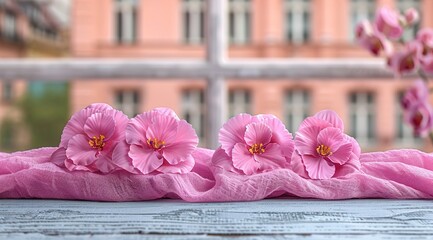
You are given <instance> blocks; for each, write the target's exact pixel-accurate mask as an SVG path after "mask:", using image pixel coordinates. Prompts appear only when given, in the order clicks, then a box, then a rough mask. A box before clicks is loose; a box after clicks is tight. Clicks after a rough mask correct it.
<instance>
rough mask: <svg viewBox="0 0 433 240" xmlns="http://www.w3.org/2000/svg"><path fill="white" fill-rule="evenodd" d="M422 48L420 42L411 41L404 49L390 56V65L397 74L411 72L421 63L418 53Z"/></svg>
mask: <svg viewBox="0 0 433 240" xmlns="http://www.w3.org/2000/svg"><path fill="white" fill-rule="evenodd" d="M420 50H421V45H420V44H419V43H418V42H416V41H413V42H409V43H407V44H406V46H405V48H404V50H402V51H398V52H394V53H393V54H392V55H391V56H390V57H389V58H388V66H389V67H390V68H391V70H392V71H393V72H394V73H395V74H396V75H397V76H400V75H401V74H404V73H410V72H412V71H414V70H416V69H417V67H418V65H419V62H418V55H419V51H420Z"/></svg>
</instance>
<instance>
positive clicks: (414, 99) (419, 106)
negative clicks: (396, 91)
mask: <svg viewBox="0 0 433 240" xmlns="http://www.w3.org/2000/svg"><path fill="white" fill-rule="evenodd" d="M401 105H402V107H403V110H404V120H405V122H406V123H407V124H409V125H411V126H412V127H413V130H414V135H416V136H425V135H426V134H427V133H428V132H429V131H430V130H431V129H432V128H433V109H432V107H431V105H430V103H429V91H428V87H427V85H426V84H425V82H424V81H422V80H417V81H416V82H415V84H414V85H413V86H412V87H411V88H409V90H408V91H407V92H406V93H405V95H404V96H403V99H402V101H401Z"/></svg>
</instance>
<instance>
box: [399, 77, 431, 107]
mask: <svg viewBox="0 0 433 240" xmlns="http://www.w3.org/2000/svg"><path fill="white" fill-rule="evenodd" d="M428 96H429V91H428V87H427V85H426V83H425V82H424V81H423V80H421V79H418V80H416V81H415V82H414V84H413V86H412V87H411V88H409V89H408V90H407V91H406V93H405V94H404V96H403V98H402V100H401V106H402V108H403V110H410V109H412V108H414V107H416V106H417V105H419V104H420V103H423V102H427V101H428Z"/></svg>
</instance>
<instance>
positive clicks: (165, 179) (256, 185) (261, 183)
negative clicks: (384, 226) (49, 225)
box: [0, 148, 433, 202]
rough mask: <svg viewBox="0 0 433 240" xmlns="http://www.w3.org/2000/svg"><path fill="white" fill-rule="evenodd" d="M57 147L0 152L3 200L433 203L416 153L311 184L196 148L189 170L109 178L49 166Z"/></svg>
mask: <svg viewBox="0 0 433 240" xmlns="http://www.w3.org/2000/svg"><path fill="white" fill-rule="evenodd" d="M56 149H57V148H41V149H35V150H29V151H24V152H16V153H12V154H6V153H0V198H48V199H77V200H92V201H142V200H152V199H159V198H180V199H183V200H185V201H188V202H221V201H253V200H260V199H264V198H270V197H277V196H282V195H286V196H292V197H301V198H319V199H350V198H396V199H414V198H422V199H431V198H433V188H432V187H431V183H432V180H433V155H431V154H427V153H423V152H420V151H417V150H393V151H387V152H376V153H364V154H361V156H360V163H361V167H360V169H359V170H357V171H354V172H352V173H350V174H347V175H345V176H343V177H337V178H330V179H321V180H315V179H308V178H303V177H301V176H300V175H299V174H297V173H295V172H294V171H292V170H290V169H274V170H270V171H267V172H262V173H257V174H254V175H242V174H238V173H235V172H230V171H227V170H225V169H223V168H221V167H218V166H214V165H212V162H211V159H212V155H213V153H214V151H212V150H208V149H202V148H198V149H196V151H195V152H194V153H193V154H192V155H193V157H194V159H195V162H196V164H195V166H194V168H193V169H192V171H191V172H188V173H183V174H177V173H160V174H154V175H142V174H141V175H140V174H131V173H129V172H127V171H117V172H113V173H109V174H100V173H92V172H86V171H69V170H68V169H67V168H65V167H59V166H57V165H56V164H55V163H53V162H51V161H50V156H51V155H52V153H53V152H54V151H55V150H56Z"/></svg>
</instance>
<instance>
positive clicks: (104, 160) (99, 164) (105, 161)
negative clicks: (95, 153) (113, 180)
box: [90, 154, 118, 173]
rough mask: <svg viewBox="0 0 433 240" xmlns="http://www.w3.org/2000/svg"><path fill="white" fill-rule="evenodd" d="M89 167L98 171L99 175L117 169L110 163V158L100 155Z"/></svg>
mask: <svg viewBox="0 0 433 240" xmlns="http://www.w3.org/2000/svg"><path fill="white" fill-rule="evenodd" d="M90 167H92V168H95V169H98V171H99V172H101V173H110V172H113V171H115V170H117V169H118V167H117V166H116V165H115V164H113V162H112V161H111V156H106V155H104V154H101V155H100V156H99V157H98V158H97V159H96V161H94V162H93V163H92V164H91V166H90Z"/></svg>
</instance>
